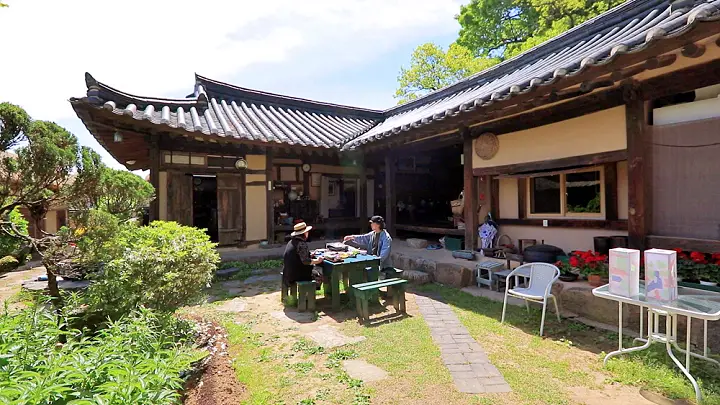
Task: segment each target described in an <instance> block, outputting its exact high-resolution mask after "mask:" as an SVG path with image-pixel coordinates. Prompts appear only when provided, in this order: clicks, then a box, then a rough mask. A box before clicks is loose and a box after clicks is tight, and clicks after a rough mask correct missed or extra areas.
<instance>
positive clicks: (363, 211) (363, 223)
mask: <svg viewBox="0 0 720 405" xmlns="http://www.w3.org/2000/svg"><path fill="white" fill-rule="evenodd" d="M359 182H360V193H359V194H360V207H359V208H360V231H361V232H362V231H363V230H365V229H367V221H368V212H367V196H368V189H367V168H366V167H365V159H364V156H363V159H361V160H360V180H359Z"/></svg>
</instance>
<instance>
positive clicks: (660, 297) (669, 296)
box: [645, 249, 678, 302]
mask: <svg viewBox="0 0 720 405" xmlns="http://www.w3.org/2000/svg"><path fill="white" fill-rule="evenodd" d="M677 294H678V288H677V253H676V252H675V251H674V250H663V249H650V250H646V251H645V297H646V298H647V299H649V300H655V301H661V302H668V301H674V300H676V299H677Z"/></svg>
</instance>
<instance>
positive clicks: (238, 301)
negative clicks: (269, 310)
mask: <svg viewBox="0 0 720 405" xmlns="http://www.w3.org/2000/svg"><path fill="white" fill-rule="evenodd" d="M246 309H247V302H245V301H244V300H243V299H242V298H233V299H231V300H230V301H226V302H224V303H222V304H221V305H218V306H217V307H215V310H216V311H220V312H245V310H246Z"/></svg>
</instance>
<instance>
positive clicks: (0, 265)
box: [0, 256, 20, 273]
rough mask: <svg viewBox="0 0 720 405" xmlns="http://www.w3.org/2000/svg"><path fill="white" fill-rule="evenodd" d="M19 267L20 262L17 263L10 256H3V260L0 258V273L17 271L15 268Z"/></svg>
mask: <svg viewBox="0 0 720 405" xmlns="http://www.w3.org/2000/svg"><path fill="white" fill-rule="evenodd" d="M19 265H20V262H18V259H16V258H14V257H12V256H5V257H3V258H0V273H6V272H8V271H13V270H15V269H17V267H18V266H19Z"/></svg>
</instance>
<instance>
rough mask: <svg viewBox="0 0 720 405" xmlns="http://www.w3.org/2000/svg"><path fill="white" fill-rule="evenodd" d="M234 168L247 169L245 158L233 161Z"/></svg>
mask: <svg viewBox="0 0 720 405" xmlns="http://www.w3.org/2000/svg"><path fill="white" fill-rule="evenodd" d="M235 168H236V169H238V170H243V169H247V160H245V159H243V158H240V159H238V160H236V161H235Z"/></svg>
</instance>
